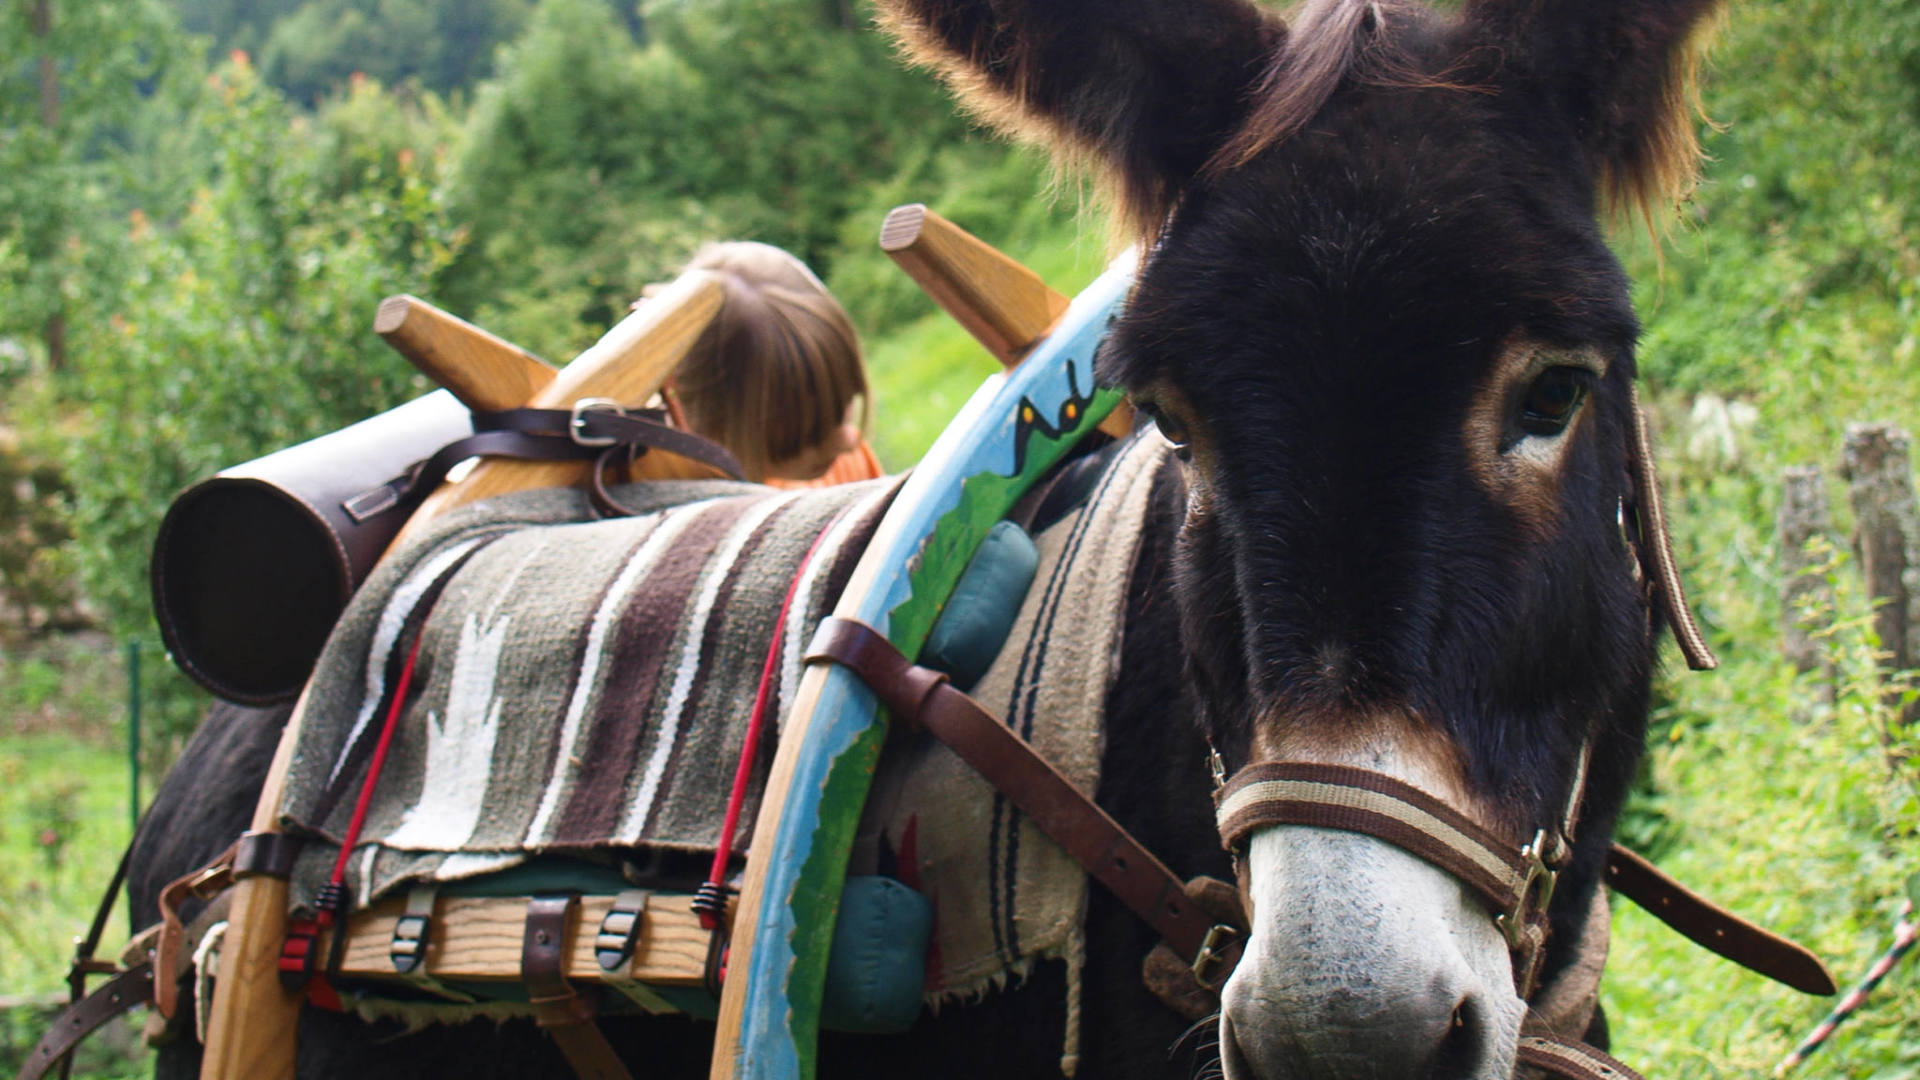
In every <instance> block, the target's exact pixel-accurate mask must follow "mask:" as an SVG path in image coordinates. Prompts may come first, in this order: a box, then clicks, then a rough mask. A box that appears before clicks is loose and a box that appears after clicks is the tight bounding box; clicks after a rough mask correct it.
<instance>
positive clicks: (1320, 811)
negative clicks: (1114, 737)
mask: <svg viewBox="0 0 1920 1080" xmlns="http://www.w3.org/2000/svg"><path fill="white" fill-rule="evenodd" d="M1628 409H1629V411H1630V412H1631V413H1632V436H1631V438H1630V439H1629V440H1628V445H1627V471H1628V481H1629V487H1630V495H1629V496H1627V497H1624V498H1622V500H1621V512H1620V523H1621V529H1622V533H1623V539H1624V540H1625V541H1626V544H1627V549H1628V551H1629V552H1630V553H1631V554H1632V555H1633V558H1634V576H1635V579H1636V581H1638V582H1639V583H1640V584H1641V588H1642V589H1643V591H1644V594H1645V601H1646V604H1647V607H1648V609H1649V611H1658V612H1659V613H1660V614H1661V615H1662V616H1663V617H1664V620H1665V622H1666V624H1667V627H1668V629H1669V630H1670V631H1671V632H1672V633H1673V636H1674V639H1675V641H1676V642H1678V644H1679V646H1680V652H1681V654H1682V655H1683V656H1684V657H1685V658H1686V660H1687V666H1688V667H1690V668H1692V669H1694V670H1696V671H1704V670H1711V669H1712V668H1714V667H1716V666H1717V665H1718V664H1719V661H1718V660H1717V659H1716V658H1715V657H1714V655H1713V650H1712V649H1711V648H1709V647H1708V645H1707V643H1706V638H1705V636H1704V635H1703V634H1702V633H1701V632H1700V626H1699V624H1698V623H1697V622H1696V621H1695V620H1694V617H1693V612H1692V609H1691V608H1690V606H1689V605H1688V603H1687V598H1686V592H1685V589H1684V587H1683V586H1682V584H1681V581H1680V573H1679V570H1678V567H1677V564H1676V560H1675V559H1674V556H1673V541H1672V540H1671V539H1670V538H1669V537H1668V534H1667V521H1666V509H1665V507H1664V505H1663V504H1662V503H1661V499H1660V478H1659V476H1658V475H1657V474H1656V473H1655V471H1654V464H1653V446H1652V441H1651V439H1650V438H1649V437H1648V434H1647V421H1646V415H1645V414H1644V413H1643V412H1642V411H1641V409H1640V399H1639V394H1638V392H1637V391H1631V392H1630V396H1629V398H1628ZM1592 752H1593V744H1592V739H1591V734H1589V737H1588V739H1587V740H1586V741H1584V742H1583V743H1582V744H1581V747H1580V756H1579V758H1578V766H1577V769H1576V772H1575V774H1574V780H1573V784H1572V786H1571V789H1570V790H1569V792H1568V795H1567V803H1566V808H1565V810H1564V811H1563V812H1562V813H1561V815H1560V820H1559V822H1558V823H1557V824H1556V825H1554V826H1552V827H1542V828H1541V829H1539V830H1538V831H1536V832H1535V833H1534V835H1533V838H1532V839H1531V840H1529V841H1527V842H1525V843H1522V844H1517V845H1516V844H1514V843H1512V842H1510V841H1505V840H1502V839H1500V838H1499V837H1496V836H1494V835H1493V834H1492V833H1491V832H1489V831H1487V830H1486V829H1485V828H1484V827H1482V826H1481V825H1479V824H1477V823H1476V822H1474V821H1471V820H1469V819H1468V818H1467V817H1466V816H1465V815H1463V814H1461V813H1460V812H1459V811H1457V810H1455V809H1453V808H1452V807H1449V806H1447V805H1446V804H1445V803H1443V802H1441V801H1440V800H1439V799H1436V798H1434V797H1433V796H1432V795H1429V794H1427V793H1426V792H1424V791H1421V790H1419V789H1418V788H1415V787H1413V786H1412V785H1410V784H1407V783H1405V782H1404V781H1401V780H1398V779H1395V778H1394V777H1390V776H1385V775H1382V774H1380V773H1374V772H1369V771H1367V770H1364V769H1357V768H1353V767H1350V766H1344V765H1327V764H1317V763H1310V762H1285V761H1267V762H1256V763H1254V764H1252V765H1249V766H1247V767H1245V768H1243V769H1241V770H1240V771H1239V772H1238V773H1237V774H1235V775H1234V776H1233V778H1232V779H1231V780H1229V779H1228V778H1227V777H1226V775H1225V770H1224V768H1223V766H1222V764H1221V762H1220V756H1219V754H1218V752H1215V753H1214V754H1213V762H1214V784H1215V788H1216V790H1215V792H1214V802H1215V805H1216V824H1217V826H1218V828H1219V830H1220V838H1221V841H1222V842H1223V843H1224V844H1225V845H1226V847H1227V849H1228V850H1229V851H1232V852H1234V854H1235V857H1236V858H1238V857H1240V856H1242V855H1244V853H1245V851H1244V845H1245V841H1246V839H1247V837H1248V835H1249V834H1251V833H1252V832H1254V831H1255V830H1256V829H1260V828H1264V827H1266V826H1269V825H1309V826H1316V827H1319V828H1328V829H1340V830H1343V831H1347V832H1357V833H1362V834H1365V835H1367V836H1371V837H1373V838H1375V839H1377V840H1382V841H1385V842H1386V843H1389V844H1392V845H1394V846H1395V847H1398V848H1400V849H1402V850H1404V851H1406V852H1408V853H1409V854H1412V855H1415V856H1417V857H1419V858H1421V859H1424V860H1425V861H1427V862H1429V863H1431V864H1433V865H1434V866H1437V867H1439V868H1440V869H1442V870H1444V871H1446V872H1447V873H1449V874H1451V875H1453V876H1454V877H1455V878H1457V879H1459V881H1460V882H1461V883H1462V884H1464V885H1466V886H1467V887H1468V888H1469V889H1471V890H1472V891H1473V892H1474V893H1476V894H1477V895H1478V896H1479V897H1480V899H1481V901H1482V902H1483V903H1484V904H1485V905H1486V906H1487V908H1488V910H1489V911H1490V912H1492V913H1493V917H1494V922H1495V923H1496V924H1497V925H1498V926H1499V927H1500V930H1501V933H1502V934H1503V935H1504V936H1505V937H1506V940H1507V946H1508V948H1509V949H1511V950H1512V952H1513V975H1514V986H1515V989H1516V990H1517V991H1518V992H1519V994H1520V996H1521V997H1523V998H1524V997H1527V996H1529V995H1530V994H1532V992H1533V990H1534V984H1535V981H1536V980H1537V978H1538V975H1539V969H1540V961H1541V958H1542V955H1543V952H1544V949H1543V946H1544V945H1545V944H1546V934H1547V916H1546V912H1547V906H1548V904H1549V903H1551V902H1552V899H1553V888H1554V883H1555V881H1556V880H1557V878H1558V875H1559V872H1560V871H1561V870H1562V869H1564V868H1565V866H1566V864H1567V862H1568V861H1569V860H1570V859H1571V857H1572V852H1573V837H1574V827H1575V825H1576V824H1577V822H1578V815H1579V810H1580V803H1581V800H1582V799H1583V798H1584V797H1585V795H1586V785H1587V767H1588V763H1589V761H1590V759H1591V757H1592Z"/></svg>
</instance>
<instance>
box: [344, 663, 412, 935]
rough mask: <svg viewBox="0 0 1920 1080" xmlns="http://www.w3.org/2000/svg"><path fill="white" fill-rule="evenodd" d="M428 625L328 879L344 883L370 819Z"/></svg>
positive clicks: (397, 689)
mask: <svg viewBox="0 0 1920 1080" xmlns="http://www.w3.org/2000/svg"><path fill="white" fill-rule="evenodd" d="M426 636H427V633H426V628H425V627H424V626H422V627H421V629H420V633H419V634H418V635H416V636H415V637H414V639H413V648H412V649H410V650H408V652H407V664H406V666H405V667H403V668H401V669H400V681H399V683H398V684H397V685H396V686H395V687H394V691H393V705H392V706H391V707H390V708H388V709H387V722H386V724H385V725H384V726H383V727H381V729H380V741H379V742H378V743H375V744H374V747H373V760H371V761H369V762H368V763H367V778H366V779H365V780H363V781H362V782H361V784H360V799H359V801H358V802H356V803H354V807H353V819H352V820H351V821H349V822H347V831H346V833H345V834H344V835H343V836H342V837H341V840H340V854H339V855H338V856H336V857H335V858H334V860H333V875H332V876H331V877H329V878H328V879H327V880H328V883H329V884H332V885H336V886H338V885H344V884H346V880H347V860H348V859H349V858H351V857H352V856H353V848H354V845H355V844H357V843H359V842H360V829H361V827H362V826H364V825H366V823H367V808H368V807H369V806H371V805H373V789H374V787H375V786H376V785H378V784H379V782H380V770H381V768H382V767H384V766H385V765H386V763H387V747H388V746H389V745H391V744H392V743H393V732H394V729H396V728H398V727H399V726H400V722H399V721H400V714H401V713H402V712H403V711H405V710H406V707H407V691H408V689H410V688H411V687H412V685H413V668H414V664H415V663H416V662H417V661H418V660H419V659H420V643H421V642H422V641H424V640H426ZM331 918H332V913H331V912H330V911H327V910H324V909H323V910H322V911H321V913H320V922H321V925H322V926H324V925H326V924H327V923H328V922H329V921H330V920H331Z"/></svg>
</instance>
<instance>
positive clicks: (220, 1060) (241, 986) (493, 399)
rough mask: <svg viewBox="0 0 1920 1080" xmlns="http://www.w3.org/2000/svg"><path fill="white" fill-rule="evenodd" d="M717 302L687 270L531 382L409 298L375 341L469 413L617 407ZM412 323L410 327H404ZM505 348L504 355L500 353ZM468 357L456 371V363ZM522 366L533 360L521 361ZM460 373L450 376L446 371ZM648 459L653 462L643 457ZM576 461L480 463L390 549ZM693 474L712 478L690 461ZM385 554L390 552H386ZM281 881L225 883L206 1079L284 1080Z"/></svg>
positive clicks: (508, 359)
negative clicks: (229, 888)
mask: <svg viewBox="0 0 1920 1080" xmlns="http://www.w3.org/2000/svg"><path fill="white" fill-rule="evenodd" d="M721 300H722V290H721V286H720V285H719V283H718V282H717V281H715V280H714V279H713V278H712V277H711V276H709V275H706V274H690V275H686V276H684V277H682V278H681V279H680V280H679V281H676V282H675V283H674V284H672V285H670V286H668V288H667V289H666V290H665V291H664V292H662V293H661V294H660V295H658V296H656V297H654V298H653V299H651V300H649V301H648V302H647V303H645V304H643V305H641V307H640V309H639V310H637V311H635V312H634V313H633V314H631V315H629V316H627V318H625V319H623V320H622V321H621V322H620V323H619V324H618V325H616V326H615V327H614V328H613V329H612V330H610V331H608V332H607V334H606V335H605V336H604V337H602V338H601V339H600V340H599V341H598V342H597V343H595V344H594V345H593V346H592V347H591V348H589V349H587V351H585V352H583V353H581V354H580V355H579V356H578V357H576V358H575V359H574V361H573V362H572V363H570V364H568V365H567V366H566V367H565V368H564V369H562V370H561V371H559V372H557V373H555V374H554V375H553V376H552V377H551V378H550V379H548V380H547V381H546V382H545V383H544V384H543V385H541V386H539V387H538V388H537V389H536V390H535V391H534V392H533V394H532V396H531V397H517V396H514V395H521V394H525V393H526V390H527V387H528V385H529V384H530V383H532V382H536V381H538V380H539V379H540V377H541V374H542V372H541V371H540V370H539V368H543V367H545V365H539V367H535V366H534V365H535V364H538V362H537V361H532V358H531V357H529V356H527V354H525V353H524V352H519V351H517V350H515V351H516V352H518V356H517V357H516V356H514V355H512V354H511V353H508V352H506V351H505V350H512V348H513V347H512V346H508V345H506V344H505V343H504V342H500V341H499V339H497V338H493V337H492V336H491V335H485V336H484V337H477V336H475V335H474V334H471V333H468V332H467V331H466V330H463V329H462V327H464V326H466V324H464V323H459V321H458V320H454V319H452V318H451V316H447V317H445V318H440V317H438V316H439V315H444V313H428V312H426V310H425V309H426V307H427V305H423V304H420V303H419V302H417V301H409V302H408V303H407V305H406V307H405V308H404V309H398V310H397V311H396V309H397V307H398V306H397V305H396V306H395V308H387V307H385V306H383V311H386V312H390V313H393V314H394V315H395V316H396V317H394V318H391V319H382V320H381V325H382V328H383V330H385V329H386V328H387V326H388V323H389V322H392V324H393V325H392V329H391V330H390V331H388V332H387V333H385V334H383V336H386V337H388V340H389V341H396V339H397V340H398V342H399V343H397V344H396V347H397V348H399V349H400V351H401V352H402V353H403V355H406V356H408V358H409V359H410V360H411V359H415V354H416V353H417V354H419V355H420V356H422V357H425V358H426V360H425V361H423V370H426V371H427V373H428V374H429V375H432V376H434V377H435V378H436V379H439V380H441V381H443V382H445V383H447V384H449V385H448V389H450V390H453V391H454V392H455V395H456V396H457V397H459V398H460V399H461V400H462V401H463V402H465V403H466V404H467V405H468V406H469V407H473V408H484V409H490V410H497V409H508V408H515V407H519V406H523V405H524V406H532V407H536V408H570V407H572V406H573V404H574V403H575V402H577V401H579V400H580V399H582V398H587V397H603V398H611V399H613V400H615V401H618V402H622V403H627V404H635V405H637V404H640V403H642V402H644V401H645V400H646V399H647V398H648V397H649V396H651V395H652V394H653V393H654V392H655V391H657V390H658V389H659V387H660V384H661V383H662V382H664V381H665V379H666V377H667V375H668V374H670V373H671V372H672V371H673V369H674V367H675V366H676V365H677V364H679V362H680V360H681V359H682V358H684V357H685V356H686V353H687V351H688V350H689V349H690V348H691V347H692V345H693V343H694V342H695V341H696V340H697V339H698V337H699V335H700V333H701V331H702V330H704V329H705V328H706V325H707V324H708V322H710V321H711V320H712V318H713V316H714V314H715V313H716V312H717V311H718V310H719V308H720V304H721ZM415 318H419V319H421V320H422V321H420V322H419V323H417V324H414V328H413V329H412V330H408V329H406V327H407V326H408V324H409V323H412V322H413V320H414V319H415ZM503 347H504V348H503ZM463 357H464V358H467V359H473V360H476V361H477V365H478V366H477V368H468V367H465V366H464V365H463V363H462V358H463ZM529 361H532V362H531V363H530V362H529ZM455 372H459V374H455ZM655 458H658V459H659V460H657V461H655V460H653V459H655ZM640 464H641V465H643V466H650V467H651V468H653V469H657V470H662V471H665V470H668V469H671V468H673V466H672V465H670V464H669V463H668V462H667V455H655V454H648V455H647V456H646V457H645V458H642V459H641V462H640ZM584 468H585V466H583V465H581V464H578V463H570V462H569V463H551V462H522V461H483V462H481V463H480V464H479V465H477V466H476V467H475V468H474V469H473V470H472V471H471V472H469V473H468V474H467V476H466V477H464V478H463V479H462V480H460V481H459V482H456V483H448V484H446V485H443V486H442V487H441V489H440V490H439V491H436V492H435V493H434V494H432V495H430V496H428V497H427V500H426V502H425V503H423V504H422V505H421V507H420V508H419V509H418V510H417V511H415V513H414V515H413V517H412V518H411V519H410V520H409V522H408V524H407V526H406V527H405V528H403V529H402V530H401V531H400V534H399V536H398V537H397V538H396V539H395V541H394V548H397V547H398V546H399V545H401V544H403V543H405V542H407V541H408V540H410V539H413V538H415V537H417V536H418V535H419V534H420V531H421V530H422V529H423V528H425V526H426V524H427V523H428V522H429V521H430V520H431V519H432V518H433V517H434V516H436V515H439V514H442V513H445V512H447V511H449V510H452V509H455V508H458V507H460V506H465V505H468V504H470V503H473V502H477V501H479V500H481V499H485V498H489V497H492V496H497V495H503V494H507V493H509V492H513V491H523V490H528V489H532V488H538V487H553V486H562V485H567V484H573V483H577V482H579V480H580V479H582V477H583V473H582V470H583V469H584ZM697 468H698V469H700V470H701V472H700V473H699V475H711V474H710V473H707V472H706V471H705V469H706V467H705V466H697ZM389 550H393V548H390V549H389ZM306 712H307V696H306V694H305V693H303V694H302V695H301V697H300V700H299V701H298V702H296V703H295V705H294V709H293V715H292V717H291V718H290V719H289V720H288V722H287V726H286V729H285V731H284V732H283V733H282V735H281V738H280V745H279V749H278V750H277V751H276V752H275V754H274V759H273V764H272V765H271V767H270V768H269V770H268V774H267V782H266V785H265V786H264V787H263V788H262V789H261V793H260V801H259V803H258V805H257V806H256V807H255V810H254V816H253V824H252V828H253V831H255V832H261V833H273V832H277V831H279V823H278V817H279V810H280V803H281V800H282V797H283V796H284V795H285V787H286V777H287V769H288V766H289V764H290V763H291V760H292V757H293V753H294V749H295V747H296V746H297V745H298V743H299V738H300V731H301V728H302V727H303V725H304V723H305V720H306ZM287 896H288V894H287V882H286V881H285V880H284V879H280V878H275V877H268V876H259V875H255V876H248V877H244V878H242V879H241V880H239V881H238V882H236V884H235V885H234V894H233V907H232V910H231V913H230V915H229V919H228V928H227V936H226V939H225V942H224V944H223V947H222V956H221V978H220V985H219V987H218V989H217V990H216V992H215V994H214V1001H213V1008H212V1011H211V1012H212V1015H211V1017H210V1020H209V1026H208V1031H207V1046H206V1052H205V1055H204V1057H203V1059H202V1065H201V1072H200V1075H201V1076H202V1077H203V1078H205V1080H292V1077H293V1076H294V1063H295V1046H294V1040H293V1031H294V1030H295V1025H296V1022H297V1020H298V1015H299V1010H300V1003H301V997H300V996H299V995H297V994H292V993H289V992H287V991H286V990H285V989H284V988H283V987H282V986H281V984H280V978H279V972H278V961H279V955H280V944H281V938H282V936H283V934H284V933H285V929H286V920H287Z"/></svg>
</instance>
